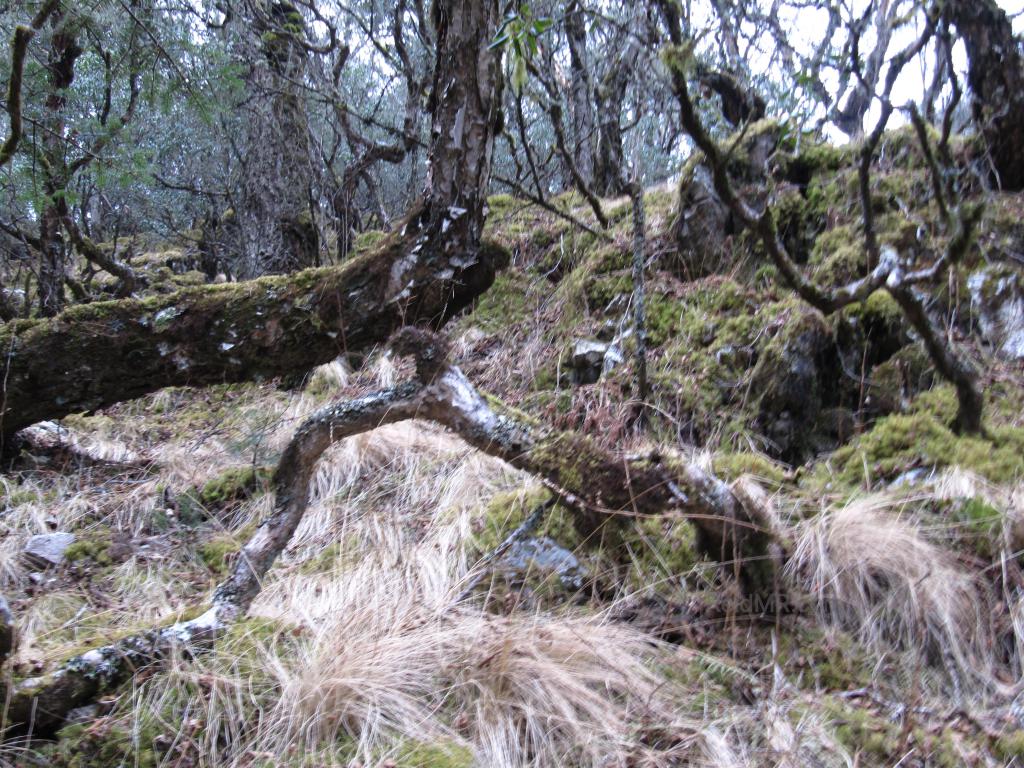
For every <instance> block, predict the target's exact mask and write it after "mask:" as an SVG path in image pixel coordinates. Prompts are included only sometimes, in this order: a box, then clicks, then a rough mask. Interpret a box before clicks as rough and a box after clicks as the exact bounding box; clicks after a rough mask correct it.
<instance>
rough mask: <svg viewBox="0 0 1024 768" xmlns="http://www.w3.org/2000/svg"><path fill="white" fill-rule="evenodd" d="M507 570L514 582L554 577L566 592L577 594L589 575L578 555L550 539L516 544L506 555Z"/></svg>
mask: <svg viewBox="0 0 1024 768" xmlns="http://www.w3.org/2000/svg"><path fill="white" fill-rule="evenodd" d="M504 566H505V575H506V577H507V578H510V579H512V580H513V581H517V580H526V579H527V578H528V577H529V576H531V575H533V576H539V577H541V578H543V576H545V575H547V574H554V575H555V576H557V577H558V581H559V583H560V584H561V585H562V587H563V588H564V589H567V590H569V591H573V592H575V591H578V590H580V589H582V588H583V584H584V582H585V580H586V578H587V575H588V574H587V570H586V568H585V567H584V566H583V565H582V563H580V561H579V559H578V558H577V557H576V555H574V554H573V553H572V552H570V551H569V550H567V549H565V548H564V547H562V546H560V545H559V544H558V542H556V541H555V540H554V539H551V538H549V537H547V536H539V537H536V538H530V539H526V540H524V541H517V542H515V544H513V545H512V547H511V549H509V551H508V553H507V554H506V555H505V558H504Z"/></svg>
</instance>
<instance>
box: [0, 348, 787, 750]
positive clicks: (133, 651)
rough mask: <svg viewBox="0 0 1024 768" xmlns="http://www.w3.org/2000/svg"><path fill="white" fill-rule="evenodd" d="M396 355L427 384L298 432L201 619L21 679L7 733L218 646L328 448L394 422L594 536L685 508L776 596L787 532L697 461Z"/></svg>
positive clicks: (749, 583)
mask: <svg viewBox="0 0 1024 768" xmlns="http://www.w3.org/2000/svg"><path fill="white" fill-rule="evenodd" d="M393 346H394V348H395V351H396V352H398V353H399V354H412V355H414V356H415V358H416V369H417V378H416V380H414V381H410V382H406V383H403V384H400V385H398V386H396V387H393V388H391V389H387V390H384V391H381V392H377V393H374V394H370V395H367V396H365V397H362V398H358V399H356V400H350V401H346V402H342V403H338V404H335V405H331V406H328V407H326V408H323V409H321V410H320V411H318V412H317V413H315V414H314V415H313V416H312V417H310V418H309V419H307V420H306V422H305V423H304V424H303V425H302V426H301V427H299V429H298V430H297V431H296V433H295V435H294V437H293V438H292V440H291V442H290V443H289V444H288V447H287V448H286V449H285V451H284V453H283V455H282V457H281V460H280V463H279V464H278V466H277V470H276V472H275V476H274V491H275V501H274V511H273V513H272V514H271V515H270V516H269V517H268V518H267V519H266V520H264V521H263V523H262V524H261V525H260V527H259V528H258V529H257V531H256V533H255V534H254V535H253V537H252V538H251V539H250V540H249V542H248V543H247V544H246V545H245V547H244V548H243V549H242V551H241V553H240V556H239V558H238V560H237V562H236V564H235V567H234V570H233V571H232V573H231V574H230V575H229V576H228V578H227V579H226V580H225V581H224V582H222V583H221V584H220V586H219V587H218V588H217V589H216V591H215V593H214V597H213V604H212V606H211V607H210V609H209V610H207V611H206V612H205V613H203V614H202V615H201V616H199V617H198V618H195V619H191V620H189V621H183V622H179V623H177V624H174V625H173V626H170V627H165V628H158V629H153V630H150V631H148V632H145V633H142V634H138V635H133V636H131V637H127V638H124V639H122V640H119V641H117V642H115V643H112V644H110V645H107V646H104V647H102V648H96V649H93V650H90V651H88V652H87V653H84V654H82V655H80V656H76V657H74V658H72V659H70V660H68V661H66V662H64V663H63V664H62V665H61V666H60V667H58V668H57V669H56V670H54V671H53V672H51V673H49V674H48V675H46V676H44V677H40V678H35V679H30V680H22V681H18V682H15V683H13V684H12V685H11V686H10V688H9V689H8V690H6V691H3V692H2V693H4V694H6V696H5V698H6V699H7V701H8V706H7V713H6V723H7V725H8V727H17V728H22V729H26V728H28V729H31V730H34V731H35V732H40V731H44V732H45V731H52V730H54V729H55V728H57V727H59V726H60V724H61V723H62V722H63V720H64V717H65V716H66V715H67V713H68V712H69V711H70V710H72V709H74V708H75V707H79V706H82V705H83V704H85V703H88V702H89V701H92V700H93V699H95V698H96V697H97V696H99V695H100V694H101V693H103V692H106V691H109V690H111V689H113V688H115V687H117V686H118V685H120V684H121V683H122V682H124V681H125V680H127V679H129V678H130V677H131V676H132V675H133V674H134V673H135V672H136V671H137V670H138V669H140V668H142V667H145V666H147V665H151V664H153V663H155V662H159V661H161V660H163V659H165V658H167V657H168V656H169V655H170V654H172V653H174V652H181V653H184V654H185V655H190V654H195V653H198V652H201V651H203V650H204V649H208V648H209V647H210V646H211V644H212V642H213V640H214V638H215V637H216V636H217V634H218V633H219V632H221V631H222V630H223V629H224V628H225V627H227V626H229V625H230V624H231V623H232V622H234V621H237V620H238V619H240V618H242V617H244V616H245V614H246V612H247V611H248V609H249V606H250V605H251V604H252V601H253V600H254V599H255V597H256V596H257V595H258V594H259V592H260V589H261V588H262V583H263V578H264V576H265V575H266V574H267V572H268V571H269V569H270V567H271V566H272V565H273V563H274V561H275V560H276V559H277V557H278V556H279V555H280V554H281V552H282V551H283V550H284V549H285V547H286V546H287V545H288V543H289V541H290V540H291V538H292V535H293V534H294V532H295V530H296V529H297V527H298V525H299V523H300V522H301V520H302V517H303V514H304V513H305V511H306V508H307V506H308V503H309V486H310V479H311V477H312V474H313V472H314V470H315V468H316V465H317V462H318V460H319V459H320V457H321V456H322V455H323V453H324V452H325V451H326V450H327V449H328V448H329V447H330V446H331V445H332V444H334V443H336V442H338V441H339V440H342V439H344V438H346V437H351V436H353V435H357V434H360V433H362V432H367V431H369V430H372V429H375V428H377V427H379V426H382V425H384V424H390V423H395V422H399V421H405V420H408V419H427V420H430V421H434V422H436V423H438V424H442V425H444V426H446V427H448V428H449V429H451V430H452V431H453V432H455V433H456V434H458V435H459V436H460V437H461V438H462V439H463V440H465V441H466V442H467V443H469V444H470V445H472V446H474V447H476V448H478V449H479V450H481V451H482V452H484V453H486V454H488V455H490V456H494V457H497V458H500V459H502V460H504V461H506V462H508V463H509V464H511V465H512V466H514V467H517V468H519V469H522V470H524V471H526V472H529V473H530V474H533V475H535V476H536V477H538V478H540V479H541V480H542V481H543V482H544V483H545V484H546V485H547V486H548V488H550V489H551V490H552V492H553V493H554V494H555V495H556V496H557V497H558V498H559V499H560V500H561V501H562V502H563V503H565V504H566V506H567V507H568V508H569V509H570V511H571V512H572V513H573V515H574V523H575V525H576V527H577V529H578V530H579V531H580V532H581V534H584V535H586V536H590V535H593V534H598V533H603V532H605V531H607V530H609V528H610V529H612V530H614V527H615V526H616V525H617V524H621V523H622V522H624V521H625V520H627V519H630V518H635V517H638V516H644V515H656V514H657V515H660V514H663V513H665V512H667V511H670V510H672V511H676V512H679V513H682V515H683V516H684V517H686V518H687V519H689V520H690V521H692V523H693V524H694V526H695V527H696V528H697V530H698V532H699V534H700V536H699V544H700V546H701V547H702V549H703V551H704V552H705V553H706V554H707V555H709V556H710V557H712V558H714V559H716V560H719V561H720V562H723V563H725V562H727V563H729V564H730V565H731V566H732V567H733V568H734V569H735V571H736V572H737V573H738V574H739V575H740V576H741V577H742V579H743V583H744V585H745V586H746V588H747V589H749V590H757V591H759V592H763V591H765V590H767V589H770V588H771V586H772V583H773V582H772V579H773V578H774V574H775V567H776V565H777V564H778V560H779V557H777V556H774V555H773V554H772V552H771V549H772V548H773V547H774V546H777V545H778V542H779V541H780V537H779V535H778V533H777V531H776V530H775V526H774V525H773V524H772V520H771V515H770V513H769V511H768V507H767V505H766V504H761V503H758V502H757V500H756V498H757V497H756V495H755V494H749V493H742V492H739V489H737V493H734V492H733V489H731V488H730V487H729V486H728V485H726V484H725V483H723V482H722V481H721V480H719V479H717V478H715V477H714V476H713V475H711V474H709V473H707V472H705V471H704V470H702V469H700V468H699V467H697V466H695V465H692V464H685V463H682V462H678V461H674V460H669V459H663V458H643V459H639V458H629V457H622V456H618V455H615V454H612V453H610V452H607V451H605V450H603V449H601V448H599V447H598V446H597V445H595V444H594V443H593V442H592V441H591V440H590V439H589V438H587V437H585V436H582V435H578V434H573V433H569V432H559V431H557V430H553V429H550V428H547V427H544V426H541V425H539V424H535V423H531V422H528V421H527V417H524V416H522V415H520V414H516V413H514V412H513V411H511V410H510V409H509V408H507V407H505V406H503V405H501V404H500V403H497V402H494V401H490V400H486V399H485V398H484V397H482V396H481V395H480V393H478V392H477V391H476V389H475V388H474V387H473V385H472V384H471V383H470V382H469V380H468V379H467V378H466V377H465V375H464V374H463V373H462V372H461V371H460V370H459V369H458V368H456V367H454V366H451V365H449V364H448V363H447V360H446V347H445V344H444V342H443V340H442V339H441V338H440V337H438V336H436V335H434V334H432V333H429V332H426V331H421V330H414V329H405V330H403V331H400V332H399V333H398V334H397V335H396V336H395V338H394V339H393Z"/></svg>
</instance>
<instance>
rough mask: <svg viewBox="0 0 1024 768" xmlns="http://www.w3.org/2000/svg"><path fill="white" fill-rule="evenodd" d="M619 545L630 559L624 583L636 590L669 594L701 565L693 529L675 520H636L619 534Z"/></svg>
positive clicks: (671, 517)
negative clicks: (662, 590) (656, 588)
mask: <svg viewBox="0 0 1024 768" xmlns="http://www.w3.org/2000/svg"><path fill="white" fill-rule="evenodd" d="M622 544H623V546H624V547H625V548H626V549H627V550H628V552H629V554H630V556H631V568H630V573H629V574H628V575H627V579H628V581H629V582H630V583H631V584H632V586H634V587H635V588H638V589H643V588H649V587H650V585H652V584H655V585H659V586H664V587H665V588H666V589H669V590H673V589H675V587H676V586H677V585H678V578H679V577H680V576H682V575H685V574H687V573H689V572H690V571H692V570H693V568H694V566H696V565H697V564H698V563H700V562H702V561H703V558H702V557H701V555H700V554H699V553H698V551H697V545H696V532H695V531H694V528H693V525H692V524H690V523H689V522H688V521H686V520H683V519H681V518H679V517H676V516H671V515H663V516H659V517H645V518H642V519H640V520H638V521H637V522H636V523H635V524H634V525H633V526H632V527H631V528H630V529H628V530H626V531H624V532H623V534H622Z"/></svg>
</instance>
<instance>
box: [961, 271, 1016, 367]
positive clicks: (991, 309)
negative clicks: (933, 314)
mask: <svg viewBox="0 0 1024 768" xmlns="http://www.w3.org/2000/svg"><path fill="white" fill-rule="evenodd" d="M967 287H968V288H969V289H970V291H971V300H972V303H973V305H974V307H975V310H976V312H977V316H978V325H979V326H980V327H981V335H982V336H983V337H984V339H985V340H986V341H987V342H989V343H990V344H991V345H992V346H993V347H994V348H995V350H996V353H997V354H999V355H1000V356H1001V357H1003V358H1006V359H1007V360H1024V277H1022V275H1021V272H1020V270H1015V269H1010V268H1007V267H986V268H984V269H981V270H979V271H978V272H975V273H974V274H973V275H971V277H970V279H968V281H967Z"/></svg>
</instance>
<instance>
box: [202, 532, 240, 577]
mask: <svg viewBox="0 0 1024 768" xmlns="http://www.w3.org/2000/svg"><path fill="white" fill-rule="evenodd" d="M241 549H242V542H240V541H239V540H238V539H237V538H236V537H234V536H232V535H231V534H228V533H217V534H214V535H213V536H212V537H211V538H209V539H207V540H206V541H204V542H202V543H201V544H200V545H199V548H198V550H197V553H198V555H199V559H200V560H202V561H203V564H204V565H205V566H206V567H207V568H209V569H210V570H211V571H212V572H213V573H215V574H217V575H218V576H224V575H226V574H227V572H228V565H229V563H230V560H231V558H232V557H233V556H234V555H235V554H237V553H238V552H239V551H241Z"/></svg>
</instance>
